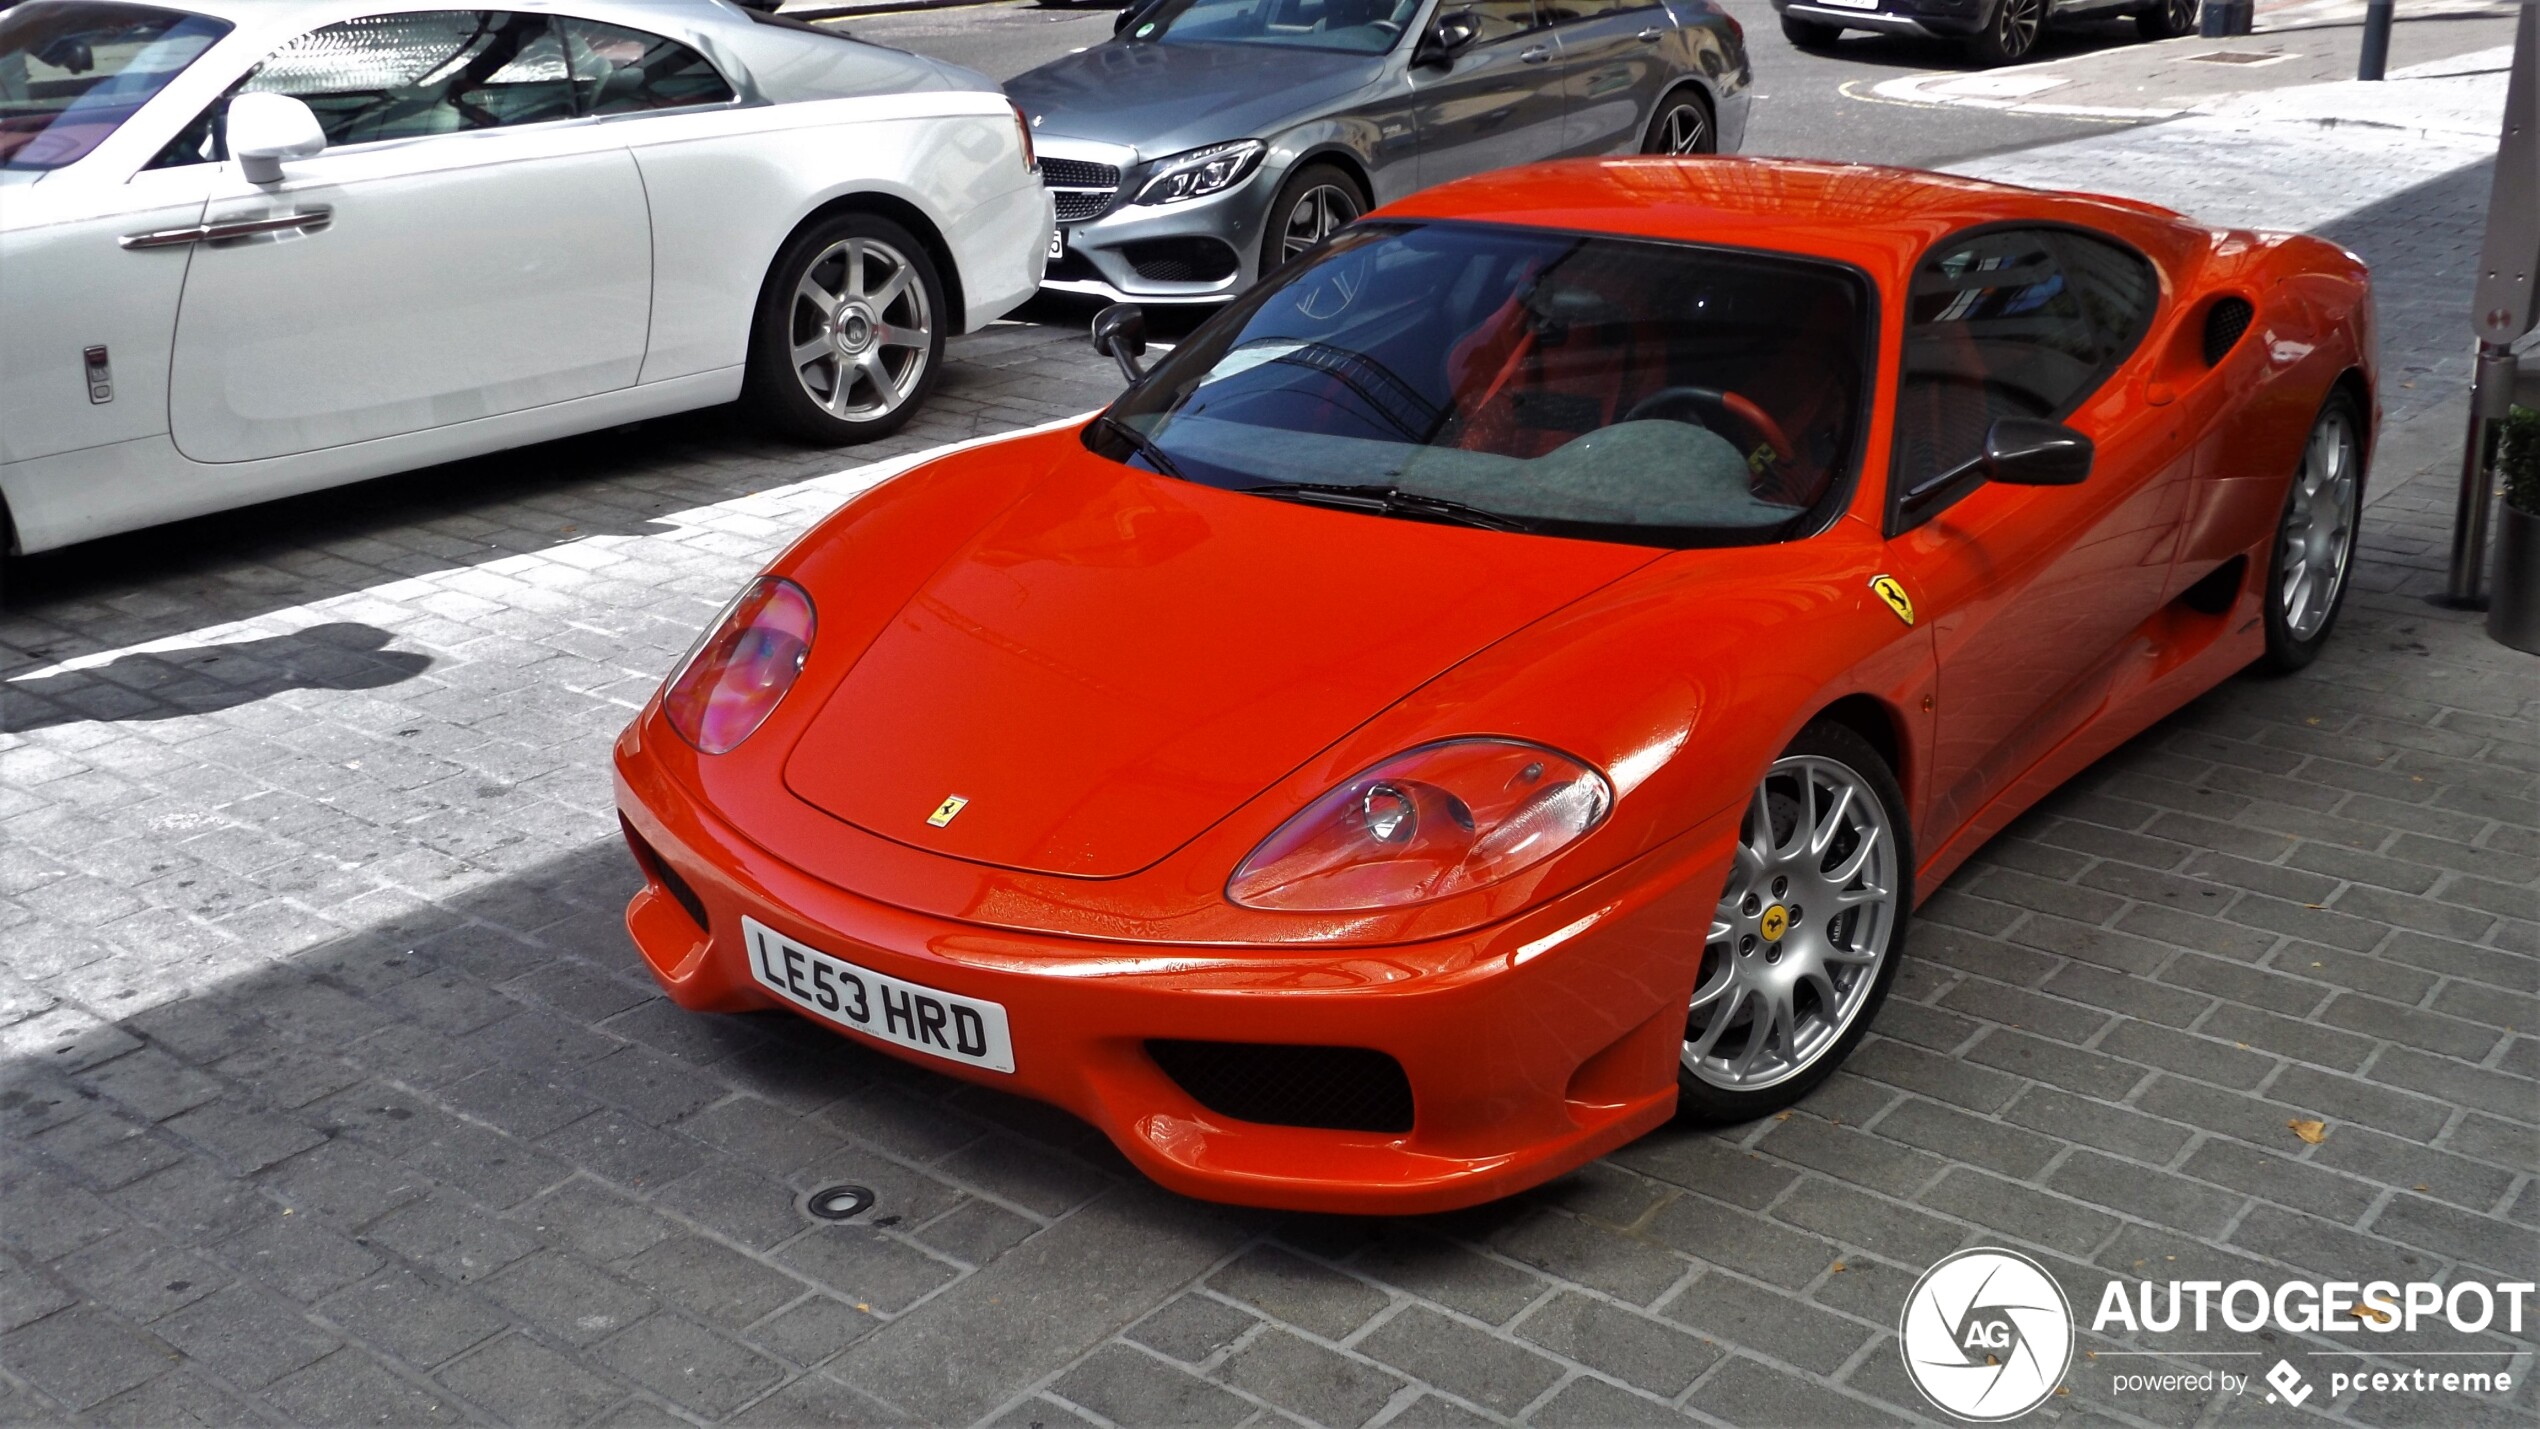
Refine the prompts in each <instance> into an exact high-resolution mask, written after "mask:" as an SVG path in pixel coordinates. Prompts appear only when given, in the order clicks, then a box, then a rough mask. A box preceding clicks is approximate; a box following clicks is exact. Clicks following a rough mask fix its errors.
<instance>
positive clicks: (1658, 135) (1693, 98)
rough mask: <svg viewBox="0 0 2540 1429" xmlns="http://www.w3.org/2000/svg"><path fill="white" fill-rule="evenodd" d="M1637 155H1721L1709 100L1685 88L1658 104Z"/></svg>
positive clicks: (1718, 125)
mask: <svg viewBox="0 0 2540 1429" xmlns="http://www.w3.org/2000/svg"><path fill="white" fill-rule="evenodd" d="M1688 138H1689V139H1690V140H1691V147H1689V148H1688V147H1686V140H1687V139H1688ZM1640 151H1641V152H1642V153H1644V154H1675V155H1679V156H1681V155H1685V154H1716V153H1718V152H1720V123H1719V119H1718V117H1717V116H1716V115H1715V114H1713V112H1712V109H1711V99H1710V96H1708V95H1706V94H1704V93H1703V92H1702V91H1701V90H1700V89H1699V88H1697V87H1696V86H1693V85H1690V84H1688V85H1686V86H1684V87H1683V88H1681V89H1679V90H1677V91H1676V92H1675V93H1673V94H1670V95H1668V96H1667V97H1666V98H1665V99H1663V100H1661V101H1659V104H1658V111H1657V112H1656V113H1654V114H1652V115H1650V116H1649V130H1648V132H1647V133H1645V134H1643V135H1642V136H1641V140H1640Z"/></svg>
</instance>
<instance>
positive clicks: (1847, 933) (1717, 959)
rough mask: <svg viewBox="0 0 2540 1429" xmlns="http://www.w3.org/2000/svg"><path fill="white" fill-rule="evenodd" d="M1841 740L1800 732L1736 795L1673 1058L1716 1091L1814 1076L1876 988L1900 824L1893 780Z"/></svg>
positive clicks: (1892, 901)
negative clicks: (1724, 873) (1714, 900)
mask: <svg viewBox="0 0 2540 1429" xmlns="http://www.w3.org/2000/svg"><path fill="white" fill-rule="evenodd" d="M1822 729H1823V727H1822V726H1812V728H1811V730H1810V731H1809V733H1810V734H1812V735H1821V731H1822ZM1844 733H1845V734H1847V735H1848V733H1849V732H1848V731H1845V732H1844ZM1846 742H1848V743H1852V744H1858V742H1859V741H1858V739H1857V737H1853V738H1851V739H1850V740H1849V741H1837V740H1832V739H1827V738H1824V737H1822V735H1821V737H1820V738H1818V739H1815V740H1811V739H1809V738H1806V737H1803V738H1802V740H1801V742H1800V743H1799V744H1797V745H1794V746H1793V747H1792V748H1793V752H1792V753H1790V754H1787V755H1785V756H1783V757H1782V758H1781V759H1779V760H1777V761H1775V763H1774V764H1773V767H1772V769H1771V770H1770V771H1768V772H1767V773H1766V774H1765V776H1764V782H1763V783H1762V784H1761V785H1759V786H1758V787H1757V788H1756V790H1755V794H1754V797H1753V798H1752V799H1750V800H1749V801H1748V803H1747V809H1746V816H1745V820H1744V822H1743V824H1742V825H1741V826H1740V829H1739V838H1738V848H1737V855H1736V861H1735V864H1734V867H1733V868H1732V870H1731V872H1730V875H1729V881H1728V888H1727V890H1726V891H1725V892H1723V893H1722V894H1721V895H1720V904H1719V908H1718V911H1717V912H1716V913H1715V914H1714V916H1713V918H1712V922H1711V931H1710V936H1709V937H1708V938H1707V939H1706V940H1705V943H1704V946H1703V952H1702V970H1701V973H1700V975H1699V976H1698V978H1697V980H1696V982H1695V984H1694V990H1693V1001H1692V1005H1691V1006H1690V1008H1689V1009H1688V1010H1687V1013H1686V1018H1685V1036H1684V1047H1683V1066H1684V1070H1685V1072H1686V1073H1687V1074H1688V1076H1690V1077H1691V1078H1692V1079H1693V1080H1695V1081H1697V1082H1699V1083H1701V1084H1702V1085H1704V1086H1706V1087H1709V1088H1713V1089H1716V1090H1717V1091H1719V1092H1723V1093H1729V1094H1732V1095H1733V1096H1739V1095H1742V1094H1752V1093H1758V1092H1765V1091H1767V1090H1769V1089H1774V1088H1780V1087H1784V1086H1785V1085H1787V1084H1789V1083H1791V1082H1792V1081H1793V1080H1794V1079H1796V1078H1800V1077H1802V1076H1803V1075H1805V1074H1806V1073H1808V1072H1810V1071H1811V1070H1816V1071H1818V1072H1819V1075H1822V1074H1823V1072H1824V1071H1825V1070H1830V1069H1831V1065H1830V1062H1829V1054H1831V1053H1833V1052H1834V1051H1835V1049H1836V1048H1837V1046H1838V1045H1840V1044H1845V1043H1846V1042H1847V1037H1846V1034H1847V1033H1850V1032H1852V1030H1853V1029H1854V1026H1855V1024H1856V1023H1859V1022H1860V1021H1861V1020H1862V1018H1863V1017H1864V1016H1865V1015H1866V1014H1867V1012H1868V1010H1869V1009H1870V1007H1871V1006H1872V1005H1873V1004H1874V1002H1875V1001H1876V1000H1877V998H1878V996H1879V995H1880V994H1881V993H1882V992H1883V991H1884V990H1885V985H1886V979H1885V977H1884V976H1883V974H1884V973H1885V972H1886V970H1887V967H1888V964H1889V962H1890V961H1891V959H1890V956H1889V955H1890V951H1891V950H1892V949H1893V948H1894V946H1895V944H1896V939H1897V934H1898V931H1899V929H1900V926H1901V924H1902V921H1903V917H1904V910H1905V904H1904V898H1905V880H1904V877H1903V876H1902V870H1903V869H1904V863H1903V859H1904V852H1903V849H1904V844H1903V839H1902V837H1901V835H1902V830H1901V829H1900V828H1899V827H1898V826H1897V824H1896V822H1895V820H1896V815H1895V814H1894V813H1893V812H1891V806H1890V795H1889V794H1888V792H1887V790H1889V789H1890V788H1892V787H1893V785H1892V784H1891V783H1890V782H1889V781H1887V780H1885V779H1884V778H1874V777H1872V775H1871V774H1869V773H1868V772H1865V771H1866V770H1867V769H1868V768H1871V767H1875V759H1876V757H1875V756H1874V755H1871V754H1870V753H1869V751H1868V750H1867V749H1866V747H1863V748H1861V749H1860V750H1859V751H1858V752H1857V753H1855V752H1853V751H1852V750H1849V749H1846V748H1844V747H1843V744H1844V743H1846ZM1812 745H1814V746H1816V748H1831V749H1833V750H1835V751H1836V752H1833V753H1820V752H1816V748H1812V747H1811V746H1812ZM1880 773H1881V774H1882V775H1883V774H1884V771H1883V770H1882V771H1880ZM1810 1081H1811V1082H1813V1081H1814V1078H1810ZM1759 1100H1760V1099H1759ZM1775 1100H1781V1099H1779V1098H1776V1099H1775Z"/></svg>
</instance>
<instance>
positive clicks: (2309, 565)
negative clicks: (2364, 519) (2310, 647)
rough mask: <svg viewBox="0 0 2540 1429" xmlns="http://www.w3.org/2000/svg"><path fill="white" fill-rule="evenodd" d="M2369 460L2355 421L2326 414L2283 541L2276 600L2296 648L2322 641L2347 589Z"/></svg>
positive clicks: (2308, 452) (2289, 506)
mask: <svg viewBox="0 0 2540 1429" xmlns="http://www.w3.org/2000/svg"><path fill="white" fill-rule="evenodd" d="M2362 458H2363V451H2362V444H2361V442H2360V441H2359V440H2358V436H2357V433H2356V430H2355V421H2354V418H2353V417H2352V415H2350V414H2349V413H2348V412H2347V411H2346V410H2345V409H2344V408H2343V407H2331V408H2330V409H2329V410H2328V411H2327V412H2325V413H2323V414H2321V416H2320V420H2319V425H2318V426H2316V427H2313V428H2312V429H2311V443H2310V445H2309V446H2308V447H2306V448H2304V450H2303V452H2302V468H2301V470H2299V471H2297V472H2295V473H2294V474H2293V490H2292V493H2291V495H2290V497H2289V499H2288V500H2287V501H2286V502H2285V506H2284V525H2283V527H2282V528H2281V529H2280V530H2279V531H2278V532H2277V534H2276V540H2277V541H2278V543H2279V544H2280V545H2281V547H2282V550H2281V551H2280V553H2279V554H2278V557H2277V569H2278V571H2279V572H2280V574H2279V575H2278V577H2277V584H2276V590H2275V599H2276V601H2277V609H2278V613H2279V614H2280V615H2281V616H2282V617H2283V620H2284V628H2285V630H2286V631H2287V633H2289V634H2290V635H2291V636H2292V637H2293V638H2294V639H2295V640H2308V639H2310V638H2311V637H2312V636H2314V635H2317V634H2319V632H2320V627H2321V626H2323V625H2326V624H2327V623H2328V617H2329V613H2330V612H2331V611H2334V610H2335V609H2337V596H2338V593H2339V592H2340V591H2342V590H2343V589H2344V588H2345V585H2346V565H2347V559H2348V557H2350V556H2351V555H2353V554H2354V549H2355V498H2356V494H2357V492H2356V488H2357V485H2358V481H2357V477H2358V475H2359V474H2360V471H2361V468H2362V464H2363V461H2362Z"/></svg>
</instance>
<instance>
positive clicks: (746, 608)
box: [661, 576, 812, 754]
mask: <svg viewBox="0 0 2540 1429" xmlns="http://www.w3.org/2000/svg"><path fill="white" fill-rule="evenodd" d="M811 630H812V617H811V597H810V596H808V595H805V594H803V589H802V587H801V586H798V585H796V584H794V583H793V582H792V581H785V580H778V579H776V578H774V577H773V576H760V577H759V578H758V579H757V580H754V581H752V582H750V584H749V586H748V587H747V588H746V589H744V590H743V591H742V592H741V598H740V599H739V600H736V601H734V602H732V608H731V609H730V610H729V611H727V612H725V614H724V617H723V620H722V622H721V623H720V624H718V625H716V626H715V628H714V630H713V631H712V633H710V634H708V635H707V636H706V638H705V640H704V641H703V643H701V644H699V645H698V646H697V648H696V650H695V652H694V653H692V654H691V655H689V657H688V661H687V663H686V664H684V665H681V666H680V667H679V673H678V674H676V675H673V676H671V677H670V683H669V684H668V685H667V686H665V687H664V688H663V690H662V694H661V708H662V713H663V714H664V715H665V716H667V717H668V718H669V720H670V727H671V728H672V729H675V730H677V731H679V737H680V738H681V739H684V740H686V741H688V742H689V743H690V744H693V745H695V746H696V747H697V748H698V749H699V750H700V751H702V752H704V753H707V754H722V753H724V752H726V751H728V750H730V749H732V748H733V747H735V746H737V745H738V744H740V742H741V741H742V740H745V739H747V738H749V737H750V736H751V735H752V734H755V733H757V732H758V727H759V726H760V725H762V724H765V723H766V722H767V717H768V716H769V715H770V714H773V713H774V712H775V710H776V703H777V701H779V700H782V699H783V698H785V692H786V691H787V690H790V689H792V688H793V687H794V680H795V677H797V676H799V675H800V674H802V672H803V661H804V659H805V658H806V657H808V656H809V655H810V654H811Z"/></svg>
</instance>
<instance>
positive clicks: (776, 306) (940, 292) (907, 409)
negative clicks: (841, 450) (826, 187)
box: [741, 213, 953, 447]
mask: <svg viewBox="0 0 2540 1429" xmlns="http://www.w3.org/2000/svg"><path fill="white" fill-rule="evenodd" d="M850 243H854V244H858V245H860V251H861V252H862V253H863V254H864V262H866V263H867V264H868V265H869V264H872V263H874V262H875V261H876V259H877V258H878V259H880V260H881V266H880V267H879V268H870V267H869V268H868V270H867V271H868V273H874V272H879V273H891V272H896V271H898V270H900V269H903V268H904V269H905V271H906V273H907V276H908V278H909V282H908V283H907V284H906V285H905V287H904V288H902V289H901V290H900V291H899V292H898V293H896V294H895V295H893V296H891V297H890V298H889V299H888V301H887V302H885V303H884V304H883V310H882V311H881V312H878V313H872V314H870V315H869V316H868V318H867V320H866V322H865V324H864V327H863V329H862V331H863V332H864V334H865V335H866V336H867V338H868V339H870V343H869V345H868V346H867V347H865V348H863V349H862V351H864V352H866V353H868V354H870V355H872V356H873V358H874V360H875V361H876V362H877V363H878V364H879V365H880V366H881V368H882V369H883V371H884V372H885V373H886V374H890V375H892V377H893V379H894V385H895V400H891V401H890V402H889V403H888V405H882V392H881V384H880V383H879V382H877V381H875V380H874V379H873V378H872V377H871V376H870V375H869V374H868V375H864V376H862V377H860V378H858V377H856V376H853V375H850V376H849V385H848V388H847V392H846V394H845V396H844V397H843V398H841V399H840V400H839V401H838V403H837V406H836V408H834V409H833V407H832V406H830V405H825V404H824V402H823V401H822V399H821V396H820V395H819V394H817V393H815V391H814V390H813V389H814V384H815V382H816V381H818V380H819V378H820V377H821V376H822V375H823V372H824V370H825V373H826V375H827V376H828V378H829V380H830V381H831V382H833V383H834V382H835V381H836V380H837V379H838V377H839V376H840V375H841V374H845V373H847V372H848V367H849V364H848V362H847V358H846V353H847V351H848V346H847V344H848V343H849V342H850V340H851V339H852V337H853V335H854V333H853V330H852V328H851V325H850V320H849V317H848V315H847V314H846V313H845V312H843V311H841V313H840V318H839V321H840V323H841V324H842V326H841V327H840V328H839V329H838V331H839V332H840V333H842V334H843V335H842V336H840V337H838V338H837V339H836V341H837V342H838V343H839V344H840V346H838V347H837V348H836V349H835V350H833V351H830V352H828V353H826V354H824V355H823V356H820V357H815V358H813V359H812V360H811V361H810V362H809V363H808V364H806V365H805V366H803V367H800V368H798V367H797V366H796V365H795V362H794V356H795V353H796V351H797V345H798V344H802V345H811V344H814V343H816V342H817V341H818V339H819V337H820V336H821V334H822V333H823V332H824V331H828V329H825V328H824V327H823V324H822V320H821V314H820V313H819V311H818V310H817V309H815V308H814V307H812V306H811V304H810V302H809V301H808V300H807V299H805V298H803V297H802V296H801V295H800V292H799V290H800V288H801V287H802V285H803V282H804V280H805V279H806V277H809V276H811V275H812V274H813V273H814V271H815V269H816V270H818V272H819V273H820V274H821V278H820V279H818V280H816V281H828V280H829V278H830V275H833V274H836V275H838V279H837V280H838V281H839V282H840V283H841V286H842V287H843V286H845V285H846V283H847V282H848V281H849V280H847V279H845V277H844V274H843V266H842V265H843V260H842V259H841V258H840V257H839V254H838V250H839V249H840V246H841V245H845V244H850ZM867 281H868V282H869V281H871V280H870V279H869V278H868V279H867ZM885 281H886V283H887V281H888V280H887V279H886V280H885ZM911 293H913V294H914V295H915V296H916V298H917V299H918V305H917V306H914V307H913V306H911V305H910V303H909V301H908V295H909V294H911ZM863 296H868V297H869V296H871V295H869V294H868V295H863ZM844 306H845V305H843V304H842V305H841V307H842V309H843V307H844ZM868 306H870V305H869V304H868ZM952 320H953V314H952V313H951V311H950V309H949V307H948V305H947V303H946V300H945V297H944V282H943V279H942V277H941V276H940V275H938V274H937V273H936V271H935V260H934V258H933V256H932V255H931V254H929V253H928V252H927V251H926V245H925V244H923V243H920V242H918V241H917V239H916V237H915V236H914V235H912V234H911V233H910V232H909V231H908V230H907V229H905V228H903V227H901V226H900V225H898V224H896V223H893V222H892V221H891V220H889V219H887V218H883V217H880V216H878V215H875V214H870V213H843V214H836V215H832V216H831V217H828V218H825V219H820V220H817V221H815V222H813V223H811V224H809V225H807V226H806V227H804V229H803V230H802V231H801V232H800V233H797V234H796V235H795V236H794V239H793V241H792V242H790V243H788V244H786V245H785V249H784V251H783V252H781V253H779V254H778V255H777V256H776V262H775V263H774V264H773V265H771V266H770V267H769V268H768V270H767V283H766V286H765V287H763V288H761V289H760V291H759V301H758V312H757V315H756V318H755V320H754V321H753V322H752V323H751V325H750V353H749V367H748V371H747V375H746V376H745V377H744V379H743V381H742V387H741V400H742V401H743V403H744V404H746V405H747V406H748V407H749V409H750V410H751V411H752V412H753V413H755V414H756V415H757V416H758V418H759V420H760V421H762V422H765V423H766V424H767V425H768V426H769V427H771V428H773V429H774V430H776V431H779V432H782V433H784V434H785V435H787V436H789V437H793V438H794V439H796V440H798V441H802V442H807V443H810V444H811V445H814V446H825V447H836V446H846V445H848V444H850V443H853V442H867V441H871V440H873V439H874V438H876V437H886V436H889V435H890V434H891V433H893V432H896V431H898V430H899V429H900V428H901V427H903V426H905V425H907V423H908V419H909V418H911V417H913V416H915V415H917V409H918V408H920V407H922V406H924V405H926V398H927V396H928V394H930V393H932V392H933V391H934V390H935V384H936V382H937V381H939V380H940V379H941V377H942V375H943V370H944V333H945V330H946V329H947V328H948V327H949V326H950V324H951V322H952ZM918 329H922V332H923V340H922V341H920V342H917V343H915V344H894V343H892V342H890V341H889V338H890V336H891V335H893V334H898V335H901V336H907V335H910V334H912V333H913V332H914V331H916V330H918ZM893 353H897V354H899V356H898V357H897V358H894V357H893V356H892V354H893ZM912 359H913V360H914V361H915V362H916V363H917V364H918V366H917V368H916V371H915V373H914V374H913V375H910V376H904V375H903V374H905V373H906V369H905V367H895V366H894V364H895V363H904V362H906V361H909V360H912ZM859 361H860V360H859ZM824 363H825V364H826V366H825V369H824V368H823V364H824ZM857 370H858V371H859V372H861V371H862V370H863V369H862V368H861V367H860V366H859V367H858V368H857ZM902 380H904V381H905V382H906V386H905V388H904V389H900V388H898V387H897V383H898V382H899V381H902ZM859 393H870V394H872V395H873V398H874V400H873V401H872V402H869V403H860V402H859V401H858V400H857V396H858V394H859Z"/></svg>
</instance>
